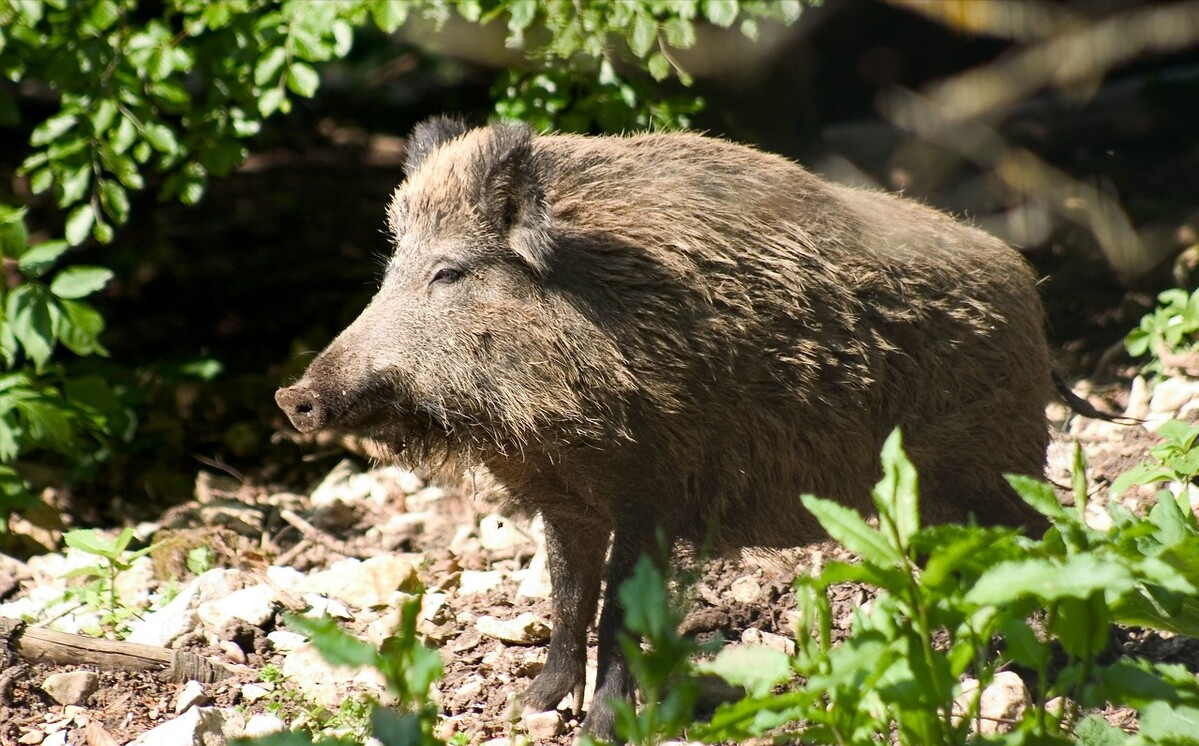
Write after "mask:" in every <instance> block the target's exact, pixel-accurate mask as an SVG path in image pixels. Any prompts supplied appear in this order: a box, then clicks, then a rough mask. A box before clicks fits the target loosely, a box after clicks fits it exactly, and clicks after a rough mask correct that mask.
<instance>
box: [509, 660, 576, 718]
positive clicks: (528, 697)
mask: <svg viewBox="0 0 1199 746" xmlns="http://www.w3.org/2000/svg"><path fill="white" fill-rule="evenodd" d="M547 668H548V667H547ZM583 680H584V679H583V672H582V671H581V670H579V671H573V670H572V671H554V670H545V671H542V672H541V674H539V675H538V676H537V678H536V679H534V680H533V683H532V684H530V685H529V688H528V689H526V690H525V693H524V694H523V695H522V696H521V698H520V704H521V706H522V708H523V710H524V711H525V712H547V711H549V710H552V709H554V708H556V707H557V706H558V703H559V702H561V701H562V699H563V698H564V697H566V695H568V694H572V695H574V702H573V705H574V708H575V711H576V712H579V711H581V710H582V709H583Z"/></svg>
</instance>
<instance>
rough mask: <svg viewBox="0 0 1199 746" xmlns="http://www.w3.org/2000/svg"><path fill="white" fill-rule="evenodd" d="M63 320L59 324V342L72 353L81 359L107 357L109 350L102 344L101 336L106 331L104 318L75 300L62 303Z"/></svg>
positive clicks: (86, 305) (88, 306)
mask: <svg viewBox="0 0 1199 746" xmlns="http://www.w3.org/2000/svg"><path fill="white" fill-rule="evenodd" d="M61 305H62V310H63V318H62V321H61V322H60V323H59V329H58V341H60V342H62V343H63V346H64V347H66V348H67V349H68V350H70V351H71V352H73V353H75V354H76V355H79V356H81V357H86V356H88V355H107V354H108V350H106V349H104V347H103V346H102V345H101V344H100V340H99V336H100V333H101V332H102V331H104V317H103V316H101V315H100V312H99V311H97V310H96V309H94V308H92V307H91V306H90V305H88V304H86V303H80V302H78V301H73V300H63V301H61Z"/></svg>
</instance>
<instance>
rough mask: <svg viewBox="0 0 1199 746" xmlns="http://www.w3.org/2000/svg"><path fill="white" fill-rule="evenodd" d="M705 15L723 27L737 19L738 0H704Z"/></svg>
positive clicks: (730, 24)
mask: <svg viewBox="0 0 1199 746" xmlns="http://www.w3.org/2000/svg"><path fill="white" fill-rule="evenodd" d="M704 16H705V17H706V18H707V19H708V20H709V21H711V22H712V23H713V24H715V25H717V26H720V27H721V28H728V27H729V26H732V25H733V21H736V20H737V0H704Z"/></svg>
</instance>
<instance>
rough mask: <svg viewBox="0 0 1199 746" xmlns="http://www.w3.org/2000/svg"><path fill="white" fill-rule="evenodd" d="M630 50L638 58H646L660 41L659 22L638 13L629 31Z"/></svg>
mask: <svg viewBox="0 0 1199 746" xmlns="http://www.w3.org/2000/svg"><path fill="white" fill-rule="evenodd" d="M628 39H629V49H631V50H633V54H635V55H637V56H638V57H645V56H646V55H647V54H649V50H651V49H653V47H654V44H655V43H657V41H658V22H657V21H655V20H654V19H653V17H651V16H648V15H645V14H644V13H638V14H637V16H636V17H635V18H634V19H633V28H632V29H631V30H630V31H629V37H628Z"/></svg>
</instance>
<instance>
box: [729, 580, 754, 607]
mask: <svg viewBox="0 0 1199 746" xmlns="http://www.w3.org/2000/svg"><path fill="white" fill-rule="evenodd" d="M729 593H730V594H731V595H732V596H733V599H734V600H736V601H740V602H741V603H743V604H752V603H754V602H756V601H757V600H758V599H759V598H761V597H762V587H761V586H760V585H758V581H757V580H754V579H753V578H751V577H748V576H746V577H744V578H737V579H736V580H734V581H733V584H732V585H731V586H730V587H729Z"/></svg>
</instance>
